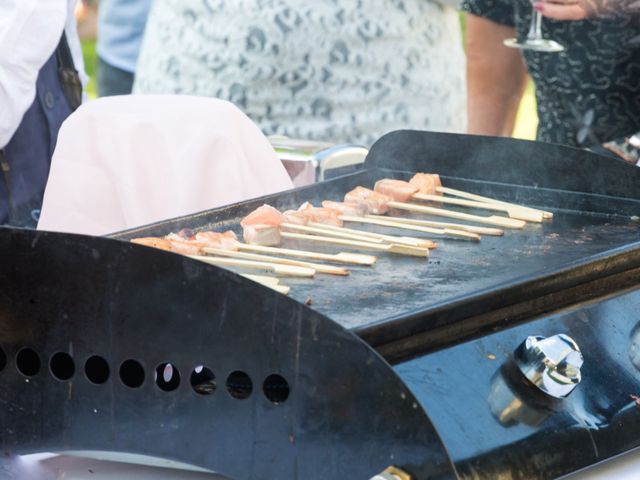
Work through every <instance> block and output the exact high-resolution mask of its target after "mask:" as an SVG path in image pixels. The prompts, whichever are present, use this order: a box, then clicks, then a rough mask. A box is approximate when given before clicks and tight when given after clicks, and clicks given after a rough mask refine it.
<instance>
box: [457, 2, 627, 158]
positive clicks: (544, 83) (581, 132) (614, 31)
mask: <svg viewBox="0 0 640 480" xmlns="http://www.w3.org/2000/svg"><path fill="white" fill-rule="evenodd" d="M463 9H464V10H466V11H468V12H470V13H473V14H475V15H478V16H481V17H485V18H488V19H490V20H493V21H494V22H497V23H500V24H503V25H508V26H514V27H515V28H516V30H517V34H518V35H519V36H523V37H524V36H526V33H527V31H528V29H529V23H530V21H531V14H532V8H531V3H530V2H529V0H464V2H463ZM542 31H543V36H544V37H545V38H551V39H553V40H556V41H557V42H559V43H561V44H562V45H564V46H565V47H566V50H565V51H564V52H561V53H544V52H533V51H530V50H525V51H524V58H525V61H526V64H527V68H528V69H529V73H530V74H531V76H532V77H533V80H534V82H535V84H536V98H537V102H538V117H539V124H538V140H541V141H544V142H552V143H560V144H565V145H573V146H595V145H599V144H601V143H605V142H607V141H609V140H613V139H615V138H619V137H623V136H625V135H630V134H633V133H635V132H637V131H638V130H640V41H639V40H640V37H639V35H640V23H639V18H638V17H637V16H633V15H621V16H619V17H618V18H600V19H593V20H583V21H575V22H568V21H554V20H550V19H547V18H544V19H543V20H542ZM500 48H503V47H500ZM504 48H507V47H504ZM495 55H500V51H496V52H495Z"/></svg>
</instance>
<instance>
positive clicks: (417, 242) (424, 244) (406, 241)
mask: <svg viewBox="0 0 640 480" xmlns="http://www.w3.org/2000/svg"><path fill="white" fill-rule="evenodd" d="M309 226H311V227H316V228H320V229H322V230H325V231H326V232H327V233H328V234H330V233H334V232H337V233H340V232H354V233H356V234H358V235H361V236H363V237H365V238H377V239H379V240H383V241H385V242H386V243H397V244H399V245H409V246H411V247H420V248H437V246H438V244H437V243H436V242H434V241H432V240H426V239H423V238H414V237H398V236H395V235H383V234H381V233H375V232H367V231H365V230H355V229H351V228H345V227H336V226H333V225H325V224H322V223H315V222H309Z"/></svg>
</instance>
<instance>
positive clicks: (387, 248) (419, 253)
mask: <svg viewBox="0 0 640 480" xmlns="http://www.w3.org/2000/svg"><path fill="white" fill-rule="evenodd" d="M280 235H281V236H282V237H283V238H291V239H293V240H308V241H311V242H319V243H328V244H332V245H344V246H347V247H353V248H356V249H364V250H377V251H379V252H388V253H397V254H400V255H411V256H414V257H428V256H429V249H428V248H419V247H410V246H409V245H398V244H395V243H382V244H381V243H371V242H361V241H357V240H346V239H343V238H337V237H323V236H319V235H306V234H304V233H292V232H281V233H280Z"/></svg>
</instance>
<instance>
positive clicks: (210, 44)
mask: <svg viewBox="0 0 640 480" xmlns="http://www.w3.org/2000/svg"><path fill="white" fill-rule="evenodd" d="M464 74H465V66H464V53H463V49H462V44H461V36H460V25H459V19H458V15H457V13H456V11H455V9H454V8H452V7H451V6H445V5H441V4H439V3H435V2H433V1H430V0H371V1H364V0H312V1H309V0H156V2H155V3H154V6H153V8H152V11H151V16H150V18H149V22H148V24H147V31H146V34H145V39H144V42H143V47H142V52H141V55H140V59H139V63H138V69H137V72H136V83H135V86H134V92H136V93H182V94H192V95H204V96H213V97H218V98H222V99H226V100H230V101H232V102H233V103H235V104H236V105H237V106H239V107H240V108H241V109H242V110H243V111H244V112H245V113H247V114H248V115H249V116H250V117H251V118H252V119H253V120H254V121H255V122H256V123H257V124H258V125H259V126H260V127H261V128H262V129H263V131H264V132H265V133H266V134H268V135H271V134H283V135H288V136H291V137H297V138H305V139H314V140H327V141H332V142H344V141H352V142H359V143H363V144H365V145H368V144H370V143H371V142H372V141H374V140H375V139H377V138H379V137H380V136H381V135H382V134H384V133H386V132H388V131H391V130H395V129H399V128H415V129H428V130H438V131H464V129H465V128H466V115H465V111H466V91H465V81H464Z"/></svg>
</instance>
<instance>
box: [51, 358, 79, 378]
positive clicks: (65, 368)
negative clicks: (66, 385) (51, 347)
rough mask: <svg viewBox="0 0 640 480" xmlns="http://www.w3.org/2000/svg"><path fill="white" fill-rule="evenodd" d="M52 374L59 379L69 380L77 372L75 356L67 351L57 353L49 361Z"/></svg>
mask: <svg viewBox="0 0 640 480" xmlns="http://www.w3.org/2000/svg"><path fill="white" fill-rule="evenodd" d="M49 368H50V369H51V374H52V375H53V376H54V377H56V378H57V379H58V380H69V379H70V378H71V377H73V375H74V374H75V373H76V366H75V364H74V363H73V358H71V356H70V355H69V354H67V353H64V352H58V353H55V354H54V355H53V356H52V357H51V360H50V361H49Z"/></svg>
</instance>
